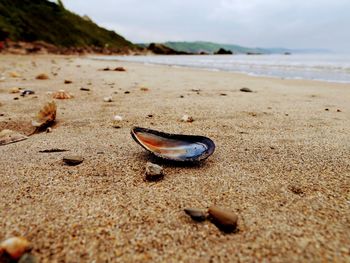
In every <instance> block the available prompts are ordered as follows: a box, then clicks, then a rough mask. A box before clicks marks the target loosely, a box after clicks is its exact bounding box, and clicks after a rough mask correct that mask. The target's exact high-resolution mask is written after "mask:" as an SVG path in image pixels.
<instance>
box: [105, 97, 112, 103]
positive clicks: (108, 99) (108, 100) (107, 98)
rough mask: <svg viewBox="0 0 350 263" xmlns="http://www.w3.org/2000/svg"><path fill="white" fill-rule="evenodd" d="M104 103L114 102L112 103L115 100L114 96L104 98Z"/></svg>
mask: <svg viewBox="0 0 350 263" xmlns="http://www.w3.org/2000/svg"><path fill="white" fill-rule="evenodd" d="M103 101H104V102H112V101H113V98H112V96H108V97H104V98H103Z"/></svg>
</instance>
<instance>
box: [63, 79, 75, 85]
mask: <svg viewBox="0 0 350 263" xmlns="http://www.w3.org/2000/svg"><path fill="white" fill-rule="evenodd" d="M71 83H73V81H71V80H68V79H65V80H64V84H71Z"/></svg>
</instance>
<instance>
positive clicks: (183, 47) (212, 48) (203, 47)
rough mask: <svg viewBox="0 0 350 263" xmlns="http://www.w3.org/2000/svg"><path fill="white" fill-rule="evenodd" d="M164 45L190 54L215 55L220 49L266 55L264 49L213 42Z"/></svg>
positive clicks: (166, 43)
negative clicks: (204, 53) (203, 53)
mask: <svg viewBox="0 0 350 263" xmlns="http://www.w3.org/2000/svg"><path fill="white" fill-rule="evenodd" d="M164 45H166V46H167V47H170V48H172V49H175V50H177V51H183V52H190V53H200V52H206V53H214V52H217V51H218V50H219V49H220V48H223V49H226V50H231V51H232V52H233V53H247V52H254V53H265V51H264V50H262V49H255V48H247V47H242V46H238V45H227V44H217V43H212V42H204V41H196V42H165V43H164Z"/></svg>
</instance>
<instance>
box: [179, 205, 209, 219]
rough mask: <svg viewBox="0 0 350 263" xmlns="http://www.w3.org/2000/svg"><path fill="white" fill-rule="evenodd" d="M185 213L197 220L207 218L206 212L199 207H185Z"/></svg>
mask: <svg viewBox="0 0 350 263" xmlns="http://www.w3.org/2000/svg"><path fill="white" fill-rule="evenodd" d="M184 211H185V213H186V214H188V215H189V216H190V217H191V218H192V219H193V220H195V221H199V222H200V221H204V220H205V219H206V218H207V215H206V212H205V211H203V210H201V209H198V208H185V209H184Z"/></svg>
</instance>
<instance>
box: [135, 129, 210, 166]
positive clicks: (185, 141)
mask: <svg viewBox="0 0 350 263" xmlns="http://www.w3.org/2000/svg"><path fill="white" fill-rule="evenodd" d="M131 136H132V138H133V139H134V140H135V141H136V142H137V143H138V144H140V145H141V146H142V147H143V148H145V149H146V150H147V151H149V152H151V153H153V154H154V155H156V156H157V157H160V158H163V159H167V160H171V161H182V162H194V161H201V160H204V159H206V158H208V157H209V156H210V155H212V154H213V152H214V150H215V144H214V142H213V141H212V140H211V139H209V138H207V137H204V136H196V135H182V134H170V133H165V132H160V131H156V130H151V129H146V128H140V127H134V128H132V129H131Z"/></svg>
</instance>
